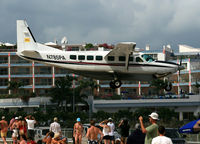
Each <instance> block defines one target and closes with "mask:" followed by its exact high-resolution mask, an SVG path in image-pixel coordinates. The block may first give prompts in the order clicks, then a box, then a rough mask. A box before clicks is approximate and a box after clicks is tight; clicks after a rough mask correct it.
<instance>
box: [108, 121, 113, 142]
mask: <svg viewBox="0 0 200 144" xmlns="http://www.w3.org/2000/svg"><path fill="white" fill-rule="evenodd" d="M107 125H108V126H109V127H110V132H109V136H110V141H111V143H112V144H114V143H115V137H114V130H115V124H114V123H113V119H112V118H108V124H107Z"/></svg>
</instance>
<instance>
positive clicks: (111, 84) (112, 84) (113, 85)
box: [110, 80, 122, 89]
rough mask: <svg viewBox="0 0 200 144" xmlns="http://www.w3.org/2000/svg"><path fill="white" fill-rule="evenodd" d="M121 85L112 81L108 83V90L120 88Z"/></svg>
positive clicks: (119, 82)
mask: <svg viewBox="0 0 200 144" xmlns="http://www.w3.org/2000/svg"><path fill="white" fill-rule="evenodd" d="M121 85H122V82H121V81H120V80H113V81H111V82H110V88H112V89H116V88H119V87H121Z"/></svg>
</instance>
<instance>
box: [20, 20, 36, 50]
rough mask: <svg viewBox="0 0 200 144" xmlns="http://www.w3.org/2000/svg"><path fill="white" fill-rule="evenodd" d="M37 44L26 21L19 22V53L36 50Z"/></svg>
mask: <svg viewBox="0 0 200 144" xmlns="http://www.w3.org/2000/svg"><path fill="white" fill-rule="evenodd" d="M36 47H37V43H36V40H35V38H34V37H33V35H32V33H31V30H30V29H29V27H28V25H27V23H26V21H24V20H17V52H18V53H19V52H22V51H24V50H35V49H36Z"/></svg>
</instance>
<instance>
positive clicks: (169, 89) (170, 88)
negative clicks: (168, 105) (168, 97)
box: [165, 82, 172, 91]
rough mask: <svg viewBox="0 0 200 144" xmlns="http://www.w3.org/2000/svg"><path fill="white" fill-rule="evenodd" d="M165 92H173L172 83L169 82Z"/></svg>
mask: <svg viewBox="0 0 200 144" xmlns="http://www.w3.org/2000/svg"><path fill="white" fill-rule="evenodd" d="M165 90H166V91H171V90H172V83H171V82H167V84H166V86H165Z"/></svg>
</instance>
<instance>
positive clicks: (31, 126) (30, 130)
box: [25, 115, 36, 139]
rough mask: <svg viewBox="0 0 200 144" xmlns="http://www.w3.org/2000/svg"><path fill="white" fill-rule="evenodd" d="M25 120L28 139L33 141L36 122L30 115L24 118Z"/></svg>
mask: <svg viewBox="0 0 200 144" xmlns="http://www.w3.org/2000/svg"><path fill="white" fill-rule="evenodd" d="M25 120H26V122H27V125H28V137H31V138H33V139H34V137H35V133H34V128H35V124H36V120H35V118H34V117H33V116H31V115H29V116H27V117H25Z"/></svg>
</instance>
